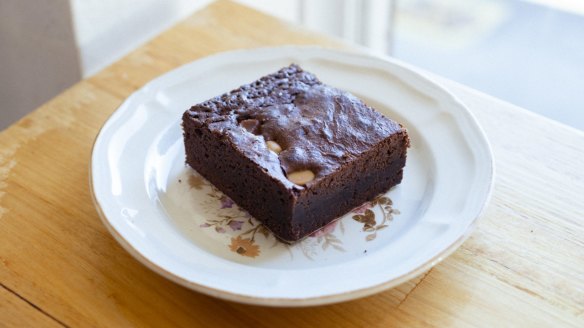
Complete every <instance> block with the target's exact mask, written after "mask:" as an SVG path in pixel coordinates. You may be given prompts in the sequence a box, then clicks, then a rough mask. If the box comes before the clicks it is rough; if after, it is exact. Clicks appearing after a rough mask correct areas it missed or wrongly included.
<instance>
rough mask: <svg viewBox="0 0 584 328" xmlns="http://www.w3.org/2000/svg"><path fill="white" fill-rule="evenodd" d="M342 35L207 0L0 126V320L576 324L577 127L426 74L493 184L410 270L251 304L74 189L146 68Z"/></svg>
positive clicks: (581, 160) (581, 224) (146, 76)
mask: <svg viewBox="0 0 584 328" xmlns="http://www.w3.org/2000/svg"><path fill="white" fill-rule="evenodd" d="M280 44H317V45H324V46H330V47H348V45H346V44H343V43H341V42H339V41H337V40H334V39H331V38H327V37H323V36H319V35H316V34H313V33H311V32H308V31H305V30H302V29H299V28H297V27H295V26H291V25H289V24H286V23H283V22H281V21H279V20H277V19H274V18H271V17H268V16H265V15H263V14H260V13H258V12H255V11H253V10H251V9H248V8H246V7H242V6H240V5H236V4H234V3H231V2H227V1H219V2H216V3H214V4H212V5H211V6H210V7H207V8H206V9H204V10H202V11H200V12H197V13H195V14H194V15H193V16H192V17H190V18H189V19H187V20H186V21H184V22H182V23H180V24H179V25H177V26H175V27H173V28H171V29H170V30H168V31H166V32H165V33H162V34H161V35H160V36H158V37H156V38H155V39H153V40H152V41H150V42H149V43H148V44H146V45H143V46H141V47H140V48H139V49H137V50H135V51H134V52H132V53H131V54H129V55H128V56H126V57H125V58H123V59H121V60H120V61H118V62H117V63H115V64H113V65H112V66H110V67H109V68H107V69H105V70H104V71H102V72H100V73H98V74H97V75H95V76H93V77H91V78H89V79H87V80H84V81H82V82H80V83H78V84H76V85H75V86H73V87H72V88H70V89H69V90H67V91H65V92H63V93H62V94H61V95H59V96H58V97H56V98H55V99H53V100H51V101H50V102H48V103H46V104H45V105H43V106H42V107H40V108H39V109H38V110H36V111H35V112H34V113H32V114H30V115H28V116H26V117H25V118H24V119H22V120H20V121H19V122H18V123H16V124H14V125H12V126H11V127H9V128H8V129H7V130H5V131H3V132H2V133H0V327H19V326H31V327H53V326H69V327H86V326H90V327H124V326H136V327H154V326H158V327H160V326H165V327H167V326H180V327H197V326H206V327H210V326H211V327H212V326H237V327H241V326H254V327H297V326H323V327H324V326H336V327H353V326H354V327H358V326H360V327H363V326H382V327H394V326H395V327H403V326H406V325H412V326H437V327H445V326H449V327H457V326H482V327H499V326H522V327H527V326H529V327H535V326H548V327H549V326H553V327H556V326H573V327H578V326H579V327H584V133H582V132H581V131H578V130H575V129H571V128H569V127H566V126H564V125H561V124H559V123H555V122H552V121H550V120H548V119H545V118H542V117H540V116H537V115H534V114H531V113H530V112H527V111H525V110H523V109H521V108H517V107H514V106H512V105H509V104H507V103H504V102H502V101H499V100H497V99H494V98H491V97H489V96H486V95H484V94H480V93H478V92H476V91H473V90H471V89H468V88H466V87H464V86H460V85H458V84H455V83H453V82H450V81H447V80H442V79H440V78H437V79H439V80H441V82H442V83H444V84H445V85H446V86H447V87H448V88H449V89H450V90H451V91H452V92H453V93H455V94H456V95H457V96H459V97H460V98H461V99H462V100H463V101H464V102H465V103H466V104H467V105H468V106H469V107H470V109H471V110H472V112H473V113H474V114H475V115H476V116H477V118H478V120H479V122H480V123H481V124H482V126H483V127H484V129H485V131H486V133H487V135H488V138H489V140H490V142H491V144H492V146H493V151H494V154H495V165H496V173H497V175H496V183H495V190H494V194H493V199H492V201H491V203H490V205H489V207H488V209H487V211H486V214H485V216H484V217H483V219H482V220H481V221H480V222H479V224H478V227H477V230H476V231H475V232H474V233H473V234H472V236H471V237H470V239H469V240H468V241H466V242H465V243H464V244H463V245H462V247H461V248H460V249H458V250H457V251H456V252H455V253H454V254H453V255H452V256H450V257H449V258H447V259H446V260H445V261H444V262H442V263H441V264H439V265H438V266H436V267H435V268H434V269H432V270H430V271H429V272H428V273H426V274H424V275H423V276H421V277H419V278H417V279H415V280H413V281H410V282H408V283H405V284H403V285H401V286H399V287H397V288H394V289H392V290H389V291H386V292H383V293H381V294H378V295H375V296H371V297H368V298H364V299H360V300H355V301H351V302H346V303H341V304H335V305H328V306H320V307H312V308H266V307H259V306H249V305H241V304H236V303H230V302H226V301H221V300H218V299H214V298H211V297H208V296H205V295H202V294H198V293H196V292H193V291H190V290H188V289H185V288H183V287H180V286H178V285H176V284H174V283H172V282H170V281H168V280H166V279H164V278H162V277H161V276H158V275H157V274H155V273H154V272H152V271H150V270H148V269H147V268H146V267H144V266H143V265H142V264H140V263H139V262H138V261H136V260H134V259H133V258H132V257H131V256H130V255H129V254H128V253H127V252H125V251H124V250H123V249H122V248H121V247H120V246H119V245H118V244H117V243H116V242H115V241H114V239H113V238H112V237H111V236H110V235H109V234H108V232H107V231H106V228H105V227H104V226H103V225H102V223H101V222H100V219H99V217H98V215H97V212H96V210H95V208H94V206H93V203H92V201H91V196H90V191H89V183H88V177H89V172H88V169H89V158H90V153H91V147H92V144H93V141H94V138H95V137H96V135H97V132H98V130H99V128H100V127H101V125H102V124H103V123H104V122H105V120H106V119H107V118H108V116H109V115H110V114H111V113H112V112H113V111H114V110H115V109H116V108H117V106H119V105H120V104H121V102H122V101H123V100H124V99H125V98H126V97H127V96H129V95H130V94H131V93H132V92H133V91H135V90H136V89H138V88H140V87H141V86H142V85H144V84H145V83H146V82H148V81H149V80H151V79H153V78H155V77H157V76H158V75H160V74H162V73H164V72H166V71H168V70H170V69H173V68H175V67H177V66H179V65H181V64H184V63H188V62H190V61H193V60H196V59H197V58H201V57H202V56H206V55H209V54H212V53H216V52H220V51H224V50H229V49H236V48H253V47H258V46H268V45H280Z"/></svg>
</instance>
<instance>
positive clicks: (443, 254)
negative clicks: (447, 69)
mask: <svg viewBox="0 0 584 328" xmlns="http://www.w3.org/2000/svg"><path fill="white" fill-rule="evenodd" d="M286 49H295V50H298V49H303V50H307V51H322V52H329V53H336V54H342V55H351V56H358V57H369V58H370V59H371V58H372V59H376V60H380V61H383V62H387V63H390V64H391V65H395V66H398V67H400V68H402V69H405V70H407V71H408V72H409V73H410V74H413V75H415V76H416V78H418V79H422V80H425V81H426V82H429V83H431V84H432V85H433V86H434V87H435V88H437V89H440V91H441V92H442V93H443V94H444V95H446V96H448V97H449V98H450V101H452V102H454V103H456V104H458V105H459V106H460V107H462V109H464V112H465V113H466V115H467V116H468V117H467V118H468V119H469V120H470V124H472V125H474V128H475V129H476V132H477V134H478V136H479V139H480V140H481V142H482V143H483V144H484V146H485V149H484V150H485V151H486V152H485V153H486V154H487V155H488V162H487V163H483V164H484V165H488V168H489V170H488V172H487V173H488V185H487V186H486V188H487V189H486V194H485V197H484V200H483V201H482V204H481V207H480V209H479V210H478V211H477V214H476V215H475V216H474V218H472V220H470V221H469V225H468V227H467V228H466V230H465V231H464V233H462V234H461V235H460V236H459V237H458V238H457V239H456V240H455V241H454V242H452V243H451V244H450V245H449V246H448V247H446V248H445V249H443V250H442V251H440V252H439V253H438V254H436V255H435V256H434V257H432V258H431V259H428V260H426V262H425V263H424V264H423V265H420V266H418V267H417V268H414V269H412V270H410V271H408V272H406V273H403V274H401V275H399V276H397V277H395V278H393V279H390V280H388V281H385V282H383V283H379V284H376V285H374V286H369V287H363V288H358V289H355V290H351V291H346V292H340V293H330V294H328V295H321V296H315V297H306V298H304V297H260V296H252V295H245V294H240V293H236V292H232V291H228V290H224V289H218V288H214V287H210V286H206V285H204V284H200V283H197V282H194V281H190V280H187V279H185V278H183V277H181V276H178V275H176V274H174V273H172V272H170V271H168V270H166V269H165V268H163V267H162V266H160V265H158V264H156V263H154V262H152V261H151V260H149V259H148V258H147V257H146V256H145V255H143V254H142V253H141V252H140V251H139V250H138V249H136V248H135V247H134V246H133V245H132V244H131V243H130V242H129V241H127V240H126V239H125V238H124V237H123V236H122V235H121V234H120V232H118V231H117V230H116V229H115V228H114V226H113V225H112V224H111V223H110V221H109V219H108V218H107V216H106V215H105V212H104V211H103V208H102V204H101V203H100V202H99V200H98V198H97V195H96V190H95V188H94V182H93V181H94V179H95V176H94V170H93V166H94V160H95V159H94V157H95V156H96V146H97V144H98V142H99V141H100V138H101V137H102V136H103V133H104V130H105V128H106V127H107V126H108V125H109V124H110V123H111V122H112V119H113V118H114V116H115V115H116V114H117V113H119V112H120V110H121V109H123V107H124V106H127V104H128V103H130V101H132V100H133V99H134V98H136V97H138V96H139V95H141V94H144V93H145V91H148V89H150V88H151V86H152V84H153V82H154V81H156V80H158V79H161V78H163V77H165V76H167V75H170V74H171V73H173V72H175V71H178V70H181V69H183V68H184V67H186V66H188V65H190V64H192V63H194V62H197V61H200V60H204V59H205V60H211V59H212V58H214V57H220V56H230V55H237V54H240V53H247V52H255V51H260V52H261V51H268V52H269V51H282V50H286ZM494 181H495V166H494V154H493V151H492V147H491V144H490V142H489V139H488V138H487V136H486V133H485V132H484V130H483V128H482V126H481V125H480V124H479V122H478V120H477V119H476V117H475V115H474V114H473V113H472V112H471V111H470V110H469V109H468V107H467V106H466V105H465V104H464V103H463V102H462V101H461V100H460V99H459V98H458V97H457V96H456V95H454V94H453V93H452V92H450V90H449V89H447V88H446V87H444V86H443V84H441V83H439V82H438V81H436V80H435V79H433V78H432V77H431V76H430V75H428V74H426V73H424V72H423V71H420V70H419V69H417V68H416V67H414V66H412V65H410V64H407V63H404V62H402V61H400V60H397V59H395V58H392V57H388V56H383V55H379V54H375V53H373V52H372V51H370V50H369V49H366V48H361V47H358V48H356V49H335V48H330V47H323V46H314V45H284V46H268V47H256V48H243V49H234V50H227V51H220V52H216V53H213V54H210V55H207V56H203V57H199V58H197V59H195V60H192V61H190V62H188V63H185V64H183V65H180V66H178V67H175V68H173V69H171V70H169V71H167V72H164V73H162V74H160V75H158V76H156V77H154V78H153V79H151V80H150V81H148V82H146V83H145V84H144V85H142V86H141V87H140V88H138V89H137V90H135V91H134V92H132V93H131V94H130V95H129V96H128V97H127V98H125V99H124V101H123V102H122V103H121V104H120V105H119V106H118V107H117V108H116V109H115V110H114V111H113V112H112V113H111V114H110V115H109V116H108V117H107V119H106V120H105V121H104V123H103V125H102V126H101V127H100V129H99V131H98V133H97V134H96V137H95V138H94V141H93V145H92V148H91V157H90V161H89V187H90V188H89V189H90V191H91V198H92V201H93V203H94V206H95V208H96V210H97V213H98V216H99V217H100V220H101V221H102V223H103V224H104V225H105V226H106V228H107V230H108V231H109V233H110V234H111V235H112V236H113V237H114V239H115V240H116V241H117V242H118V243H119V244H120V245H121V246H122V248H124V249H125V250H126V251H127V252H128V253H130V255H132V256H133V257H134V258H135V259H137V260H138V261H139V262H141V263H142V264H144V265H145V266H146V267H148V268H149V269H151V270H152V271H154V272H156V273H157V274H159V275H161V276H163V277H165V278H167V279H169V280H171V281H173V282H175V283H177V284H179V285H182V286H184V287H187V288H189V289H191V290H194V291H197V292H200V293H203V294H206V295H209V296H213V297H217V298H220V299H223V300H228V301H234V302H239V303H244V304H251V305H263V306H271V307H306V306H315V305H326V304H334V303H339V302H344V301H349V300H352V299H357V298H362V297H366V296H369V295H373V294H376V293H379V292H382V291H385V290H388V289H390V288H393V287H395V286H397V285H400V284H402V283H405V282H407V281H409V280H411V279H414V278H416V277H417V276H419V275H421V274H423V273H424V272H426V271H428V270H429V269H431V268H432V267H434V266H436V265H437V264H439V263H440V262H441V261H442V260H444V259H445V258H447V257H448V256H450V255H451V254H452V253H453V252H454V251H455V250H457V249H458V248H459V247H460V246H461V245H462V243H463V242H464V241H465V240H466V239H468V237H469V236H470V235H471V234H472V232H473V231H474V230H475V229H476V226H477V223H478V221H479V219H481V218H482V217H483V216H484V214H485V211H486V208H487V206H488V205H489V203H490V201H491V198H492V194H493V185H494Z"/></svg>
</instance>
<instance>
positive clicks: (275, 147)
mask: <svg viewBox="0 0 584 328" xmlns="http://www.w3.org/2000/svg"><path fill="white" fill-rule="evenodd" d="M266 145H267V146H268V149H270V150H271V151H273V152H274V153H276V154H279V153H280V152H281V151H282V146H280V145H279V144H278V143H277V142H275V141H272V140H268V141H266Z"/></svg>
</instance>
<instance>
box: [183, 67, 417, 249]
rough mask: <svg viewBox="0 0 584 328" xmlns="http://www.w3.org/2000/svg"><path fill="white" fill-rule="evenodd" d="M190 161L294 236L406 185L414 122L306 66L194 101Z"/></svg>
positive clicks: (186, 121) (188, 132)
mask: <svg viewBox="0 0 584 328" xmlns="http://www.w3.org/2000/svg"><path fill="white" fill-rule="evenodd" d="M183 130H184V143H185V151H186V162H187V164H188V165H190V166H191V167H192V168H194V169H195V170H196V171H198V172H199V173H200V174H201V175H202V176H204V177H205V178H206V179H207V180H209V181H210V182H211V183H213V184H214V185H215V186H216V187H217V188H218V189H220V190H221V191H222V192H223V193H225V194H226V195H227V196H229V197H230V198H231V199H233V200H234V201H235V202H236V203H237V204H238V205H239V206H240V207H242V208H243V209H245V210H247V211H248V212H249V213H250V214H251V215H252V216H254V217H255V218H256V219H258V220H260V221H261V222H262V223H263V224H264V225H265V226H266V227H267V228H268V229H269V230H271V231H272V232H273V233H274V234H275V235H276V236H277V237H278V238H279V239H281V240H283V241H285V242H289V243H291V242H295V241H298V240H300V239H302V238H303V237H305V236H306V235H308V234H310V233H312V232H314V231H316V230H318V229H320V228H322V227H323V226H325V225H326V224H328V223H330V222H331V221H333V220H335V219H336V218H338V217H340V216H342V215H343V214H345V213H347V212H348V211H350V210H351V209H353V208H355V207H357V206H359V205H361V204H363V203H364V202H366V201H370V200H372V199H373V198H374V197H375V196H377V195H378V194H380V193H383V192H386V191H387V190H389V189H390V188H391V187H393V186H395V185H397V184H399V183H400V182H401V180H402V176H403V168H404V166H405V163H406V153H407V148H408V147H409V138H408V134H407V131H406V129H405V128H404V127H403V126H402V125H401V124H399V123H397V122H395V121H393V120H391V119H388V118H386V117H385V116H383V115H382V114H381V113H379V112H377V111H376V110H374V109H373V108H371V107H369V106H367V105H366V104H365V103H364V102H363V101H361V100H360V99H358V98H357V97H355V96H354V95H352V94H350V93H348V92H345V91H342V90H339V89H336V88H333V87H331V86H328V85H325V84H323V83H322V82H320V81H319V80H318V79H317V78H316V77H315V76H314V75H313V74H311V73H309V72H306V71H304V70H302V68H300V67H299V66H297V65H294V64H292V65H290V66H288V67H284V68H282V69H280V70H279V71H277V72H275V73H273V74H270V75H267V76H264V77H262V78H260V79H258V80H256V81H254V82H252V83H250V84H246V85H243V86H241V87H239V88H237V89H235V90H232V91H230V92H228V93H226V94H223V95H220V96H217V97H215V98H212V99H209V100H207V101H205V102H203V103H200V104H198V105H194V106H192V107H191V108H190V109H188V110H187V111H186V112H185V113H184V114H183Z"/></svg>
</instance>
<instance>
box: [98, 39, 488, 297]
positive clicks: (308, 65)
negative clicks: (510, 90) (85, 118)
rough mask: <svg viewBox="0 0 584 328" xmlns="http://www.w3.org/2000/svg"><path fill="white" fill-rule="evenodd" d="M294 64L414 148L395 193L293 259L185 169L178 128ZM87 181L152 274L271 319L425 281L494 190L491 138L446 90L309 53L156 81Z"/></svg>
mask: <svg viewBox="0 0 584 328" xmlns="http://www.w3.org/2000/svg"><path fill="white" fill-rule="evenodd" d="M292 62H294V63H297V64H299V65H300V66H302V67H303V68H304V69H306V70H308V71H311V72H313V73H315V74H316V75H317V76H318V77H319V78H320V79H321V80H322V81H323V82H325V83H327V84H330V85H332V86H335V87H338V88H341V89H344V90H347V91H350V92H352V93H354V94H355V95H357V96H359V97H361V98H362V99H364V100H365V101H366V102H367V103H369V104H370V105H372V106H373V107H375V108H376V109H377V110H379V111H381V112H382V113H383V114H385V115H387V116H388V117H390V118H393V119H395V120H397V121H399V122H401V123H402V124H404V125H405V126H406V127H407V129H408V132H409V134H410V137H411V142H412V147H411V148H410V150H409V152H408V159H407V164H406V168H405V173H404V179H403V182H402V183H401V184H400V185H399V186H397V187H395V188H393V189H392V190H390V191H389V192H388V193H387V194H386V195H385V196H383V197H381V198H379V199H378V200H377V201H375V202H373V203H371V204H366V205H365V206H364V207H363V208H361V209H360V210H356V212H354V213H350V214H348V215H346V216H345V217H343V218H342V219H340V220H339V221H337V222H336V223H334V224H332V225H329V226H327V227H326V228H325V229H324V230H321V231H319V232H317V233H315V234H313V235H312V236H310V237H308V238H306V239H304V240H303V241H302V242H300V243H298V244H296V245H294V246H286V245H284V244H282V243H280V242H278V241H276V239H275V238H274V237H273V236H272V235H271V234H270V233H269V232H267V231H265V229H263V228H262V226H261V225H259V224H258V223H257V221H255V219H252V218H250V217H249V216H248V215H247V214H246V213H244V212H242V211H240V210H239V209H237V206H235V205H234V204H232V202H231V201H230V200H229V199H228V198H226V197H225V196H223V195H222V194H221V193H220V192H219V191H217V190H215V189H214V188H213V187H212V186H211V185H210V184H209V183H207V182H206V181H205V180H204V179H202V178H201V177H200V176H199V175H198V174H197V173H196V172H194V171H193V170H191V169H190V168H188V167H186V166H185V164H184V157H185V155H184V147H183V141H182V130H181V126H180V118H181V114H182V113H183V112H184V110H185V109H187V108H189V107H190V106H191V105H193V104H195V103H198V102H201V101H203V100H206V99H208V98H211V97H212V96H215V95H218V94H222V93H224V92H226V91H228V90H231V89H233V88H235V87H238V86H239V85H241V84H244V83H248V82H251V81H253V80H255V79H256V78H258V77H260V76H262V75H265V74H267V73H271V72H274V71H276V70H277V69H279V68H281V67H283V66H286V65H289V64H290V63H292ZM91 172H92V176H91V181H92V189H93V193H94V199H95V203H96V206H97V208H98V210H99V212H100V214H101V217H102V219H103V222H104V223H105V225H106V226H107V227H108V229H109V230H110V231H111V233H112V234H113V235H114V237H115V238H116V239H117V240H118V241H119V242H120V243H121V244H122V245H123V246H124V247H125V248H126V249H127V250H128V251H129V252H130V253H131V254H132V255H134V256H135V257H136V258H137V259H139V260H140V261H142V262H143V263H144V264H145V265H147V266H148V267H150V268H151V269H153V270H154V271H156V272H158V273H159V274H161V275H163V276H165V277H167V278H169V279H171V280H173V281H175V282H177V283H179V284H182V285H184V286H187V287H189V288H192V289H194V290H197V291H200V292H203V293H206V294H209V295H213V296H216V297H220V298H224V299H228V300H233V301H238V302H244V303H253V304H264V305H272V306H305V305H315V304H325V303H332V302H339V301H344V300H349V299H353V298H357V297H362V296H365V295H369V294H372V293H376V292H379V291H382V290H384V289H387V288H390V287H393V286H396V285H398V284H400V283H403V282H405V281H407V280H409V279H412V278H414V277H415V276H417V275H419V274H421V273H423V272H424V271H425V270H427V269H429V268H430V267H432V266H433V265H435V264H436V263H438V262H439V261H440V260H442V259H443V258H444V257H446V256H448V255H449V254H450V253H451V252H453V251H454V250H455V249H456V248H457V247H458V246H459V245H460V244H461V243H462V242H463V241H464V240H465V238H466V237H468V235H469V233H470V231H471V230H472V228H473V226H474V223H475V222H476V220H477V218H478V216H479V215H480V214H481V212H482V210H483V208H484V207H485V204H486V202H487V201H488V199H489V195H490V190H491V185H492V181H493V163H492V155H491V151H490V148H489V144H488V142H487V140H486V138H485V135H484V133H483V132H482V130H481V128H480V127H479V125H478V124H477V122H476V121H475V119H474V118H473V116H472V115H471V114H470V113H469V111H468V110H467V109H466V108H465V107H464V105H463V104H461V103H460V102H459V101H458V100H457V99H455V98H454V97H453V96H452V95H451V94H450V93H448V92H447V91H446V90H444V89H443V88H441V87H440V86H438V85H436V84H435V83H433V82H431V81H430V80H428V79H427V78H425V77H423V76H421V75H420V74H418V73H415V72H414V71H412V70H410V69H408V68H407V67H405V66H404V65H402V64H399V63H396V62H394V61H392V60H390V59H382V58H376V57H372V56H368V55H363V54H355V53H344V52H338V51H333V50H325V49H321V48H312V47H308V48H306V47H279V48H263V49H255V50H242V51H234V52H227V53H221V54H218V55H214V56H211V57H207V58H204V59H201V60H197V61H195V62H193V63H190V64H188V65H185V66H182V67H180V68H178V69H175V70H173V71H172V72H169V73H167V74H164V75H162V76H160V77H158V78H156V79H155V80H153V81H151V82H150V83H148V84H147V85H145V86H144V87H143V88H142V89H140V90H139V91H137V92H136V93H134V94H133V95H131V96H130V97H129V98H128V99H127V100H126V101H125V102H124V103H123V104H122V106H120V108H119V109H118V110H117V111H116V112H115V113H114V114H113V115H112V116H111V118H110V119H109V120H108V121H107V122H106V124H105V125H104V126H103V128H102V130H101V132H100V133H99V136H98V137H97V140H96V142H95V145H94V149H93V155H92V164H91ZM249 192H250V194H253V190H250V191H249Z"/></svg>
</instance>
